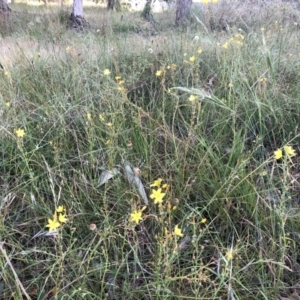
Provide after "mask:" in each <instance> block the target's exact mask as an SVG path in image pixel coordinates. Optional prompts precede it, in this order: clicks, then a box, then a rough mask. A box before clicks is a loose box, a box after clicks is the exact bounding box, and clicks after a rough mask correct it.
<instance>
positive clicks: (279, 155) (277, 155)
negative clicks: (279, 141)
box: [274, 149, 282, 159]
mask: <svg viewBox="0 0 300 300" xmlns="http://www.w3.org/2000/svg"><path fill="white" fill-rule="evenodd" d="M274 158H275V159H280V158H282V150H281V149H277V150H276V151H274Z"/></svg>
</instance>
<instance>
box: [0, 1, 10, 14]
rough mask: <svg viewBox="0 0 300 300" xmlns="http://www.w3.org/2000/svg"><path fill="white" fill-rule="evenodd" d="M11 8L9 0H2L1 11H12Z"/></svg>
mask: <svg viewBox="0 0 300 300" xmlns="http://www.w3.org/2000/svg"><path fill="white" fill-rule="evenodd" d="M10 11H11V9H10V8H9V6H8V5H7V1H5V0H0V13H7V12H10Z"/></svg>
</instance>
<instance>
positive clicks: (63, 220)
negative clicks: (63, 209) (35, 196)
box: [58, 214, 68, 223]
mask: <svg viewBox="0 0 300 300" xmlns="http://www.w3.org/2000/svg"><path fill="white" fill-rule="evenodd" d="M58 221H59V222H60V223H67V222H68V219H67V218H66V215H65V214H59V215H58Z"/></svg>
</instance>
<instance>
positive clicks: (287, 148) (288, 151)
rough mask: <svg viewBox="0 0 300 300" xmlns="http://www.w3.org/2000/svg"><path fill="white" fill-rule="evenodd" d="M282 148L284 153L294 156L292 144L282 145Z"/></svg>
mask: <svg viewBox="0 0 300 300" xmlns="http://www.w3.org/2000/svg"><path fill="white" fill-rule="evenodd" d="M283 149H284V153H285V154H286V155H287V156H289V157H293V156H296V152H295V150H294V149H293V147H292V146H288V145H286V146H283Z"/></svg>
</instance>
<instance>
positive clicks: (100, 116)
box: [99, 114, 105, 122]
mask: <svg viewBox="0 0 300 300" xmlns="http://www.w3.org/2000/svg"><path fill="white" fill-rule="evenodd" d="M99 119H100V121H102V122H104V121H105V118H104V116H103V115H102V114H99Z"/></svg>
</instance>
